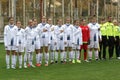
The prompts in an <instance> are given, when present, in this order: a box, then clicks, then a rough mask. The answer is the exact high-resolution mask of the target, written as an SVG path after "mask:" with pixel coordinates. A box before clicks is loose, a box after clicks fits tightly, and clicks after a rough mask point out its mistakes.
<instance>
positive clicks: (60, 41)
mask: <svg viewBox="0 0 120 80" xmlns="http://www.w3.org/2000/svg"><path fill="white" fill-rule="evenodd" d="M54 30H55V35H56V41H57V47H56V50H65V42H67V40H66V38H65V33H64V32H62V33H61V32H60V31H61V30H64V28H62V26H59V25H56V27H55V29H54Z"/></svg>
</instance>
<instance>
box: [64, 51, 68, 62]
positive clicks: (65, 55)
mask: <svg viewBox="0 0 120 80" xmlns="http://www.w3.org/2000/svg"><path fill="white" fill-rule="evenodd" d="M64 61H67V52H64Z"/></svg>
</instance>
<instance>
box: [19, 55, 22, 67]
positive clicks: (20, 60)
mask: <svg viewBox="0 0 120 80" xmlns="http://www.w3.org/2000/svg"><path fill="white" fill-rule="evenodd" d="M19 65H20V66H22V55H19Z"/></svg>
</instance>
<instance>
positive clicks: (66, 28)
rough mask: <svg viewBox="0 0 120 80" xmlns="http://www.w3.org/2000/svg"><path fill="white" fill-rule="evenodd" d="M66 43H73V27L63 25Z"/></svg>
mask: <svg viewBox="0 0 120 80" xmlns="http://www.w3.org/2000/svg"><path fill="white" fill-rule="evenodd" d="M62 27H63V29H64V32H65V35H66V38H67V41H70V42H71V43H73V28H74V27H73V25H71V24H64V25H62Z"/></svg>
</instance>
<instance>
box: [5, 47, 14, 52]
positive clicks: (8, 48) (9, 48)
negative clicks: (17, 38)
mask: <svg viewBox="0 0 120 80" xmlns="http://www.w3.org/2000/svg"><path fill="white" fill-rule="evenodd" d="M5 50H10V51H11V50H16V46H7V47H6V48H5Z"/></svg>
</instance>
